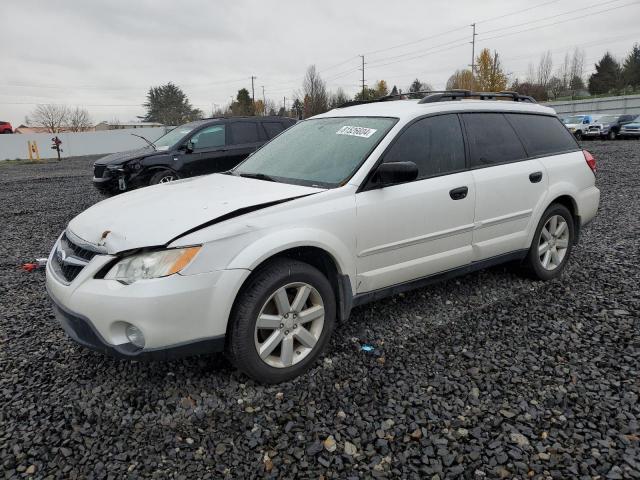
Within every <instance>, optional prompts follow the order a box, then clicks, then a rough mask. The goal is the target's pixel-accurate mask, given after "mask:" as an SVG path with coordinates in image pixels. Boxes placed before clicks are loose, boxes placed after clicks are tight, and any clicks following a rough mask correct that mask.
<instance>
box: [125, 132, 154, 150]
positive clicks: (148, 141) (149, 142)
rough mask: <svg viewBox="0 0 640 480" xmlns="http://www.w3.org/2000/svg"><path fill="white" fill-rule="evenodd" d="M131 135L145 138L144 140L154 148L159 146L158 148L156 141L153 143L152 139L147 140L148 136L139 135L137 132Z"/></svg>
mask: <svg viewBox="0 0 640 480" xmlns="http://www.w3.org/2000/svg"><path fill="white" fill-rule="evenodd" d="M131 135H133V136H134V137H138V138H141V139H143V140H144V141H145V142H147V143H148V144H149V145H150V146H151V147H153V149H154V150H157V148H156V144H155V143H153V142H152V141H151V140H147V139H146V138H144V137H143V136H142V135H137V134H135V133H132V134H131Z"/></svg>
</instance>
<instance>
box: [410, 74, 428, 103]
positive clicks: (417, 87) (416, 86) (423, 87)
mask: <svg viewBox="0 0 640 480" xmlns="http://www.w3.org/2000/svg"><path fill="white" fill-rule="evenodd" d="M430 90H433V87H432V86H431V85H429V84H428V83H424V82H421V81H420V80H419V79H417V78H416V79H415V80H414V81H413V82H412V83H411V85H410V86H409V92H428V91H430ZM422 97H424V95H423V94H419V95H409V98H422Z"/></svg>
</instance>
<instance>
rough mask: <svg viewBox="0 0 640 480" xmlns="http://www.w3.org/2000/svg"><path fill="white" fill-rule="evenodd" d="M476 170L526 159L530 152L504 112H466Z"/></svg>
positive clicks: (465, 116) (473, 164)
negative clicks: (527, 153) (525, 149)
mask: <svg viewBox="0 0 640 480" xmlns="http://www.w3.org/2000/svg"><path fill="white" fill-rule="evenodd" d="M462 117H463V119H464V125H465V128H466V130H467V137H468V141H469V153H470V157H471V166H472V167H486V166H491V165H495V164H498V163H506V162H514V161H517V160H522V159H524V158H526V156H527V155H526V153H525V151H524V148H523V146H522V143H520V140H519V139H518V137H517V136H516V132H515V131H514V130H513V128H512V127H511V125H510V124H509V122H507V119H506V118H505V117H504V115H503V114H502V113H464V114H463V115H462Z"/></svg>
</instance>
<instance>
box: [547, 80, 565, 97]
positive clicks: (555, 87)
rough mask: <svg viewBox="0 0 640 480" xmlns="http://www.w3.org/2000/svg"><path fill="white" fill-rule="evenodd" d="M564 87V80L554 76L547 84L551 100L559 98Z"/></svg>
mask: <svg viewBox="0 0 640 480" xmlns="http://www.w3.org/2000/svg"><path fill="white" fill-rule="evenodd" d="M562 90H563V85H562V80H561V79H560V78H559V77H556V76H553V77H551V78H550V79H549V82H548V83H547V91H548V92H549V95H550V96H551V98H558V97H559V96H560V94H561V93H562Z"/></svg>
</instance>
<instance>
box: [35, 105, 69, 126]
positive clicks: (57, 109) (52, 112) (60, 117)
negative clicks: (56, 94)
mask: <svg viewBox="0 0 640 480" xmlns="http://www.w3.org/2000/svg"><path fill="white" fill-rule="evenodd" d="M68 116H69V109H68V108H67V107H66V106H65V105H56V104H48V105H37V106H36V108H35V110H34V111H33V112H31V114H30V115H29V116H28V117H26V118H25V119H24V121H25V123H26V124H27V125H33V126H34V127H42V128H46V129H47V131H48V132H49V133H60V131H61V130H62V127H63V126H64V125H65V124H66V122H67V118H68Z"/></svg>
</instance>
